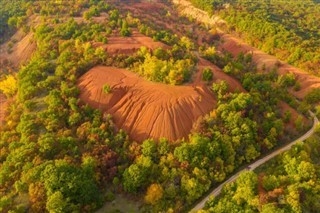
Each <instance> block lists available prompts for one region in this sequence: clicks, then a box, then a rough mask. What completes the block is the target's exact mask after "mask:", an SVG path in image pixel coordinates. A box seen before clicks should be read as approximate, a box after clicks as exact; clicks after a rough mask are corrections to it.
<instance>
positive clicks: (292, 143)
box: [190, 112, 319, 212]
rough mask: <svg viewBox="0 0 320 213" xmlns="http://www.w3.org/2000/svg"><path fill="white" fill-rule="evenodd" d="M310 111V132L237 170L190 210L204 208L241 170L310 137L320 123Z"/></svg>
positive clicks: (245, 169)
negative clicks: (311, 118)
mask: <svg viewBox="0 0 320 213" xmlns="http://www.w3.org/2000/svg"><path fill="white" fill-rule="evenodd" d="M309 113H310V115H311V116H312V117H313V126H312V128H311V129H310V130H309V131H308V132H306V133H305V134H304V135H302V136H301V137H299V138H298V139H296V140H294V141H292V142H290V143H289V144H287V145H286V146H284V147H282V148H280V149H277V150H275V151H274V152H272V153H270V154H269V155H267V156H265V157H264V158H261V159H259V160H257V161H255V162H254V163H252V164H250V165H249V166H247V167H246V168H244V169H242V170H240V171H239V172H237V173H236V174H234V175H232V176H231V177H230V178H229V179H228V180H226V181H225V182H223V183H222V184H220V185H219V186H218V187H217V188H215V189H214V190H213V191H212V192H211V193H210V194H209V195H207V196H206V197H205V198H203V199H202V200H201V201H200V202H199V203H198V204H197V205H196V206H195V207H194V208H193V209H191V211H190V212H197V211H198V210H200V209H203V207H204V204H205V203H206V202H207V201H208V200H209V198H210V197H211V196H214V197H216V196H218V195H219V194H220V192H221V189H222V187H223V186H224V185H225V184H227V183H231V182H233V181H235V180H236V179H237V178H238V177H239V175H240V173H241V172H243V171H248V170H250V171H252V170H254V169H256V168H257V167H258V166H260V165H262V164H264V163H265V162H267V161H269V160H270V159H272V158H274V157H275V156H277V155H279V154H281V153H283V152H285V151H287V150H289V149H290V148H291V147H292V146H293V145H295V144H296V143H298V142H299V141H304V140H306V139H307V138H309V137H310V136H311V135H312V134H313V133H314V130H315V128H316V126H317V124H318V123H319V120H318V118H317V117H316V116H315V115H314V113H312V112H309Z"/></svg>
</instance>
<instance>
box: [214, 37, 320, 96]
mask: <svg viewBox="0 0 320 213" xmlns="http://www.w3.org/2000/svg"><path fill="white" fill-rule="evenodd" d="M221 36H222V39H223V41H224V42H223V43H222V44H220V46H219V50H223V49H224V50H227V51H229V52H231V53H232V54H233V55H234V56H235V55H237V54H239V53H240V52H243V53H252V56H253V57H252V58H253V61H254V62H255V63H256V64H257V66H258V67H259V68H261V67H262V66H264V65H265V67H266V69H267V70H268V69H272V68H273V67H274V66H276V64H277V63H279V60H278V59H277V58H276V57H275V56H272V55H269V54H267V53H264V52H262V51H260V50H258V49H256V48H254V47H251V46H249V45H248V44H246V43H244V42H243V41H242V40H240V39H238V38H235V37H233V36H231V35H229V34H223V33H222V34H221ZM278 72H279V74H281V75H283V74H286V73H293V74H294V75H295V76H296V78H297V81H298V82H299V83H300V85H301V89H300V90H299V91H294V90H291V91H290V92H291V93H292V94H293V95H295V96H296V97H298V98H300V99H303V98H304V96H305V95H306V94H307V93H308V92H309V91H310V90H312V89H313V88H320V78H319V77H315V76H313V75H310V74H308V73H306V72H304V71H302V70H301V69H298V68H296V67H294V66H291V65H289V64H287V63H285V62H281V65H280V67H279V68H278Z"/></svg>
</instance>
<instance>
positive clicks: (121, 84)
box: [78, 66, 216, 141]
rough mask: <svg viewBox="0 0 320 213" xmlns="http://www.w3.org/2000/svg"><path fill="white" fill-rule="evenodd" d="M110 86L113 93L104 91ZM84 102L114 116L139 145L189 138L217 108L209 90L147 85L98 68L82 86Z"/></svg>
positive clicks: (83, 79)
mask: <svg viewBox="0 0 320 213" xmlns="http://www.w3.org/2000/svg"><path fill="white" fill-rule="evenodd" d="M106 83H107V84H109V85H110V87H111V92H110V93H108V94H106V93H104V92H103V90H102V88H103V86H104V85H105V84H106ZM78 86H79V88H80V90H81V95H80V98H81V99H82V100H83V101H84V102H86V103H88V104H89V105H90V106H92V107H94V108H98V109H101V110H103V111H105V112H107V113H110V114H111V115H112V116H113V119H114V122H115V124H116V126H117V127H118V128H121V129H123V130H125V131H126V132H127V133H128V134H129V136H130V137H131V138H132V139H134V140H137V141H143V140H144V139H147V138H150V137H151V138H155V139H159V138H161V137H165V138H168V139H169V140H177V139H181V138H187V137H188V134H189V133H190V130H191V129H192V125H193V123H194V122H195V121H196V120H197V119H199V117H201V116H202V115H205V114H207V113H208V112H210V110H212V109H213V108H214V107H215V105H216V100H215V98H214V96H213V94H212V93H211V92H210V91H209V89H207V87H206V86H205V85H204V84H202V83H199V84H198V85H184V86H171V85H165V84H160V83H154V82H150V81H146V80H144V79H142V78H140V77H139V76H137V75H136V74H134V73H131V72H130V71H127V70H124V69H118V68H113V67H102V66H98V67H95V68H93V69H91V70H90V71H88V72H87V73H86V74H85V75H83V76H82V77H81V78H80V79H79V82H78Z"/></svg>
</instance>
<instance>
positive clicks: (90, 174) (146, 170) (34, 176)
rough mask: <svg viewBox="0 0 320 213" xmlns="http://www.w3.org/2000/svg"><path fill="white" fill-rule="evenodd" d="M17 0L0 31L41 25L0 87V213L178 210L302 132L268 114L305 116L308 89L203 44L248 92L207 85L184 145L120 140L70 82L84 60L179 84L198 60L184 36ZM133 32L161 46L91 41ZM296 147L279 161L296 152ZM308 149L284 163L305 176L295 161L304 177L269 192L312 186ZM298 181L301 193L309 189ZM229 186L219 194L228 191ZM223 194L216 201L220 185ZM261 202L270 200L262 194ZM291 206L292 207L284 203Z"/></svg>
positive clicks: (64, 6) (66, 5)
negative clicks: (127, 201)
mask: <svg viewBox="0 0 320 213" xmlns="http://www.w3.org/2000/svg"><path fill="white" fill-rule="evenodd" d="M17 2H18V1H17ZM1 3H5V1H4V0H1ZM21 5H22V6H19V10H20V9H21V11H22V12H21V15H20V14H19V15H17V14H16V13H13V12H6V13H3V14H7V15H5V16H3V17H2V18H3V20H7V22H8V25H3V26H2V27H3V28H6V29H8V28H9V27H10V26H15V27H16V28H19V26H18V25H17V24H12V23H17V22H16V20H18V19H19V17H21V16H25V15H26V16H27V17H25V18H24V19H25V20H27V19H28V17H30V16H41V17H44V19H43V21H42V22H41V23H40V24H39V26H37V27H33V26H29V27H30V29H29V30H31V31H33V32H34V35H35V36H34V39H35V40H36V43H37V50H36V52H35V54H34V55H33V57H32V58H31V60H30V61H29V62H28V63H27V64H26V65H25V66H22V67H21V68H20V69H19V70H18V73H17V75H8V76H6V77H5V80H4V81H1V83H0V88H2V89H1V90H2V91H3V92H4V93H5V94H6V95H7V96H8V97H14V99H15V101H14V103H13V104H12V106H11V107H10V114H9V116H8V117H7V119H6V121H7V122H6V124H5V126H4V127H3V128H2V129H1V130H0V131H1V136H0V211H3V212H6V211H12V212H24V211H30V212H45V211H48V212H93V211H95V210H97V209H98V208H99V207H101V206H102V205H103V203H104V202H111V201H112V200H113V199H114V195H115V194H119V193H122V194H126V195H129V196H130V195H134V196H138V197H139V198H140V201H141V202H142V203H143V206H142V207H141V211H145V212H159V211H162V210H166V211H169V212H181V211H185V210H187V209H188V208H189V207H190V206H191V205H193V204H194V203H195V201H196V200H198V199H199V198H201V196H203V195H204V194H205V193H206V192H208V190H209V189H210V188H212V187H213V186H215V185H217V184H218V183H220V182H222V181H223V180H225V179H226V177H227V176H228V175H230V174H231V173H233V172H235V171H236V170H237V169H238V168H240V167H241V166H243V165H245V164H246V163H249V162H252V161H253V160H255V159H257V158H258V157H260V156H261V155H262V154H265V153H266V152H268V151H270V150H272V149H274V148H275V147H278V146H279V145H282V144H284V143H285V142H287V141H289V140H291V139H292V138H294V137H296V136H298V135H299V134H301V133H302V132H304V130H305V129H307V128H308V126H304V125H303V122H302V116H301V115H300V116H299V117H298V118H297V119H296V120H295V121H294V127H293V128H291V127H288V125H287V123H288V122H289V121H290V120H291V113H290V112H289V111H286V112H285V113H282V112H281V111H280V110H279V107H278V106H279V102H280V101H285V102H287V103H288V104H290V105H291V106H293V107H294V108H299V111H300V112H301V113H305V114H306V115H307V110H308V109H309V108H310V107H311V106H312V104H315V103H316V102H317V101H316V99H317V97H318V96H319V95H320V94H319V91H318V90H315V91H313V92H312V93H310V94H309V96H308V98H306V99H307V101H306V102H305V103H303V104H301V103H299V102H297V101H296V100H295V99H294V98H293V97H292V96H290V95H289V94H288V92H287V90H286V89H287V88H291V87H295V86H296V85H297V82H296V80H295V77H294V76H290V75H285V76H278V75H277V73H276V69H277V68H276V67H275V68H274V71H273V72H270V73H268V74H263V73H261V72H258V71H257V70H256V66H255V65H254V63H253V62H252V60H251V56H250V55H244V54H239V56H238V57H237V58H235V59H234V58H232V57H231V56H230V54H228V53H217V52H216V51H215V50H214V47H212V46H210V44H209V43H207V44H205V45H204V46H203V47H202V48H200V50H201V51H200V55H201V56H203V57H205V58H207V59H208V60H210V61H212V62H214V63H215V64H217V65H218V66H219V67H221V68H222V69H223V71H224V72H225V73H227V74H229V75H231V76H234V77H235V78H237V79H238V80H239V81H240V82H241V83H242V84H243V87H244V88H245V89H246V90H247V91H248V92H246V93H244V92H243V93H240V92H235V93H230V92H229V90H228V86H229V85H228V84H227V83H226V82H225V81H221V82H220V83H216V84H213V85H209V87H210V88H211V89H212V91H213V93H214V94H215V96H216V97H217V100H218V104H217V107H216V109H214V110H213V111H212V112H211V113H209V114H208V115H206V116H205V117H204V118H203V119H202V120H201V121H199V123H197V125H196V127H195V128H194V130H193V132H192V133H191V134H190V136H189V138H188V139H185V140H179V141H168V140H167V139H165V138H163V139H160V140H159V141H155V140H153V139H148V140H145V141H143V142H140V143H139V142H135V141H131V140H130V138H129V137H128V136H127V135H126V133H125V132H123V131H122V130H120V131H118V132H117V131H115V127H114V124H113V122H112V117H111V116H110V115H108V114H105V113H103V112H101V111H99V110H96V109H92V108H91V107H89V106H88V105H86V104H84V103H82V102H81V101H80V100H79V89H78V88H77V87H76V82H77V79H78V78H79V77H80V76H81V75H82V74H84V73H85V72H86V71H88V70H89V69H90V68H92V67H93V66H95V65H109V66H116V67H125V68H128V69H130V70H132V71H133V72H137V73H138V74H139V75H141V77H144V78H146V79H148V80H151V81H156V82H162V83H167V84H173V85H177V84H182V83H185V82H188V81H191V76H192V74H193V73H194V72H195V71H196V66H197V63H198V59H197V56H196V54H195V53H194V51H195V50H196V49H198V46H197V44H196V43H194V40H193V39H192V38H189V37H188V36H187V35H186V36H181V37H179V36H178V35H176V34H174V33H173V32H172V31H170V30H167V29H163V31H158V30H156V29H153V28H152V26H151V25H149V23H148V22H143V21H142V20H139V19H138V18H135V17H132V15H130V14H126V13H123V12H122V11H121V8H117V5H112V4H107V3H105V2H104V1H99V0H95V1H94V0H90V1H88V0H82V1H60V2H59V1H52V2H51V1H50V2H45V3H44V1H30V2H29V3H28V1H21ZM14 7H16V6H14ZM17 8H18V6H17ZM24 8H28V11H29V12H28V11H24V10H25V9H24ZM71 8H72V9H71ZM2 9H3V8H2ZM4 10H6V11H11V10H12V9H11V8H7V9H4ZM102 12H104V13H107V14H108V18H107V20H106V21H104V22H102V23H96V22H94V21H93V19H92V17H96V16H99V14H100V13H102ZM13 14H15V15H13ZM54 14H56V15H54ZM70 16H75V17H78V18H79V17H82V18H83V22H81V23H78V22H77V21H75V19H73V18H72V17H70ZM10 20H11V21H10ZM12 20H13V21H12ZM9 22H10V23H9ZM133 29H137V30H139V31H140V32H141V33H143V34H146V35H147V36H150V37H152V38H153V39H154V40H155V41H162V42H164V43H166V44H167V45H169V46H170V48H169V49H168V50H163V49H156V50H153V51H150V50H148V49H147V48H144V47H142V48H141V49H140V50H139V51H137V52H136V53H135V54H133V55H132V56H125V55H112V56H111V55H108V54H107V53H106V52H105V50H104V49H103V48H101V47H95V45H93V44H96V43H108V37H110V36H112V35H117V36H118V35H120V36H130V35H131V32H132V30H133ZM13 31H14V29H13ZM164 67H165V68H164ZM204 73H209V72H204ZM212 77H213V76H210V75H209V74H205V75H204V76H203V79H204V80H205V81H207V82H210V80H211V79H212ZM6 85H16V87H8V86H6ZM3 88H6V90H4V89H3ZM8 88H11V89H8ZM107 90H108V89H107V88H106V91H107ZM319 114H320V109H319ZM316 139H317V138H316ZM316 139H314V140H316ZM297 149H298V151H299V150H301V152H302V151H303V150H304V149H306V148H305V147H304V146H302V145H301V146H300V148H299V147H298V148H297ZM315 150H317V149H314V150H313V151H315ZM298 151H297V152H296V153H293V154H292V155H288V156H289V157H288V158H290V159H291V158H294V156H296V155H299V153H300V151H299V152H298ZM313 151H310V152H307V154H310V156H311V157H310V158H307V156H305V157H306V158H303V160H302V159H301V160H299V161H295V162H294V163H296V164H292V167H294V168H296V165H300V164H301V162H302V161H303V162H305V163H303V165H301V166H300V167H301V171H305V170H303V169H305V168H304V165H306V169H307V171H310V178H309V179H308V180H305V179H303V178H302V179H299V177H300V176H297V178H298V179H293V180H292V181H293V182H288V181H286V180H287V179H289V177H288V178H287V179H286V178H283V179H281V178H280V180H279V184H280V185H281V186H282V185H285V186H286V185H288V186H289V185H294V186H292V188H293V189H292V191H293V192H294V193H297V190H299V189H300V185H299V184H298V183H296V182H298V181H300V180H303V181H309V182H310V180H314V179H315V181H318V180H317V179H316V178H317V177H318V176H317V174H316V173H315V172H314V171H313V170H314V169H315V168H316V165H314V163H313V162H315V161H313V154H312V153H313ZM307 154H306V155H307ZM311 154H312V155H311ZM314 154H316V153H314ZM290 165H291V164H290ZM283 166H284V167H286V164H284V165H283ZM312 166H313V167H312ZM300 167H299V168H300ZM276 169H277V170H279V174H277V176H275V177H271V176H270V177H269V176H265V177H267V178H269V179H270V178H271V179H272V178H276V179H278V175H279V176H280V175H282V176H286V175H291V174H292V175H296V173H294V172H301V171H300V170H299V171H296V170H295V171H292V173H290V174H289V173H288V174H286V173H283V174H282V173H281V174H280V171H281V169H280V168H276ZM309 169H310V170H309ZM270 171H271V170H270ZM288 171H289V170H288ZM290 172H291V171H290ZM268 175H269V174H268ZM270 175H271V174H270ZM247 176H250V179H249V180H250V181H252V184H253V185H255V184H257V182H255V181H256V179H257V178H256V176H255V175H254V174H252V173H247V174H244V175H243V177H242V178H240V179H239V184H238V185H241V184H243V182H244V183H245V184H246V183H247V182H246V177H247ZM244 179H245V180H244ZM269 179H266V181H265V182H266V183H265V184H266V186H265V187H267V188H266V190H267V191H271V190H273V189H275V188H278V187H279V186H276V187H273V186H269V185H268V184H270V181H269ZM249 180H248V181H249ZM241 181H242V182H241ZM268 181H269V182H268ZM294 181H296V182H294ZM309 182H308V184H309V185H310V184H311V182H310V183H309ZM250 184H251V182H250ZM295 184H297V185H295ZM308 184H305V185H304V186H303V187H305V188H306V187H309V185H308ZM314 184H316V182H315V183H314ZM238 185H234V186H232V187H231V188H232V189H237V186H238ZM318 185H319V184H318ZM272 187H273V188H272ZM294 187H296V188H294ZM303 189H304V188H303ZM245 190H247V189H245ZM248 190H249V189H248ZM252 190H253V189H252ZM306 190H307V188H306ZM313 190H315V191H310V192H308V193H309V194H307V196H306V197H305V199H306V200H308V201H309V203H310V205H308V206H306V207H305V208H309V209H310V210H311V208H315V207H316V206H312V205H311V204H312V202H313V200H312V199H315V197H314V196H312V195H313V194H314V193H317V191H316V190H318V189H317V188H316V189H313ZM239 191H240V192H238V194H241V195H238V197H239V198H237V200H236V201H235V202H237V201H239V202H240V203H241V204H242V203H243V205H244V206H245V207H246V208H247V207H248V208H252V209H253V210H260V209H259V206H258V204H256V200H254V201H252V202H251V201H249V200H248V199H250V200H251V199H253V198H252V197H248V199H247V198H242V197H241V196H243V195H244V193H242V191H241V190H240V189H239ZM230 193H231V191H230ZM253 193H254V192H253V191H252V196H254V194H253ZM225 194H226V196H228V191H227V190H226V192H225ZM289 194H290V196H291V193H289ZM250 195H251V194H250ZM230 196H231V195H230ZM292 196H294V195H292ZM244 199H247V200H244ZM267 201H268V202H269V201H270V202H271V198H270V200H267ZM219 202H223V201H219V200H213V201H212V202H210V203H209V204H208V207H210V208H218V207H216V206H219V205H223V204H219ZM226 202H227V201H226ZM228 202H230V203H232V202H233V200H228ZM248 202H249V203H250V206H248V205H249V204H247V203H248ZM254 202H255V203H254ZM292 202H296V204H294V205H296V206H297V205H298V204H297V201H296V200H295V201H292ZM251 203H254V204H252V205H251ZM230 205H234V204H230ZM266 205H267V204H266ZM290 205H291V203H288V204H287V206H285V208H289V207H290ZM315 205H318V204H316V203H315ZM269 206H270V205H269ZM288 206H289V207H288ZM264 208H267V207H264ZM269 208H272V207H269ZM295 208H296V207H295ZM297 208H304V207H297ZM218 212H219V211H218Z"/></svg>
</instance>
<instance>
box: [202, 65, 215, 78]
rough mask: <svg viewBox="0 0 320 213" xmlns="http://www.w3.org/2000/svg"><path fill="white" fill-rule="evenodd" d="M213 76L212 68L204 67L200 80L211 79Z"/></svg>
mask: <svg viewBox="0 0 320 213" xmlns="http://www.w3.org/2000/svg"><path fill="white" fill-rule="evenodd" d="M212 78H213V73H212V69H210V68H205V69H204V70H203V72H202V80H203V81H211V80H212Z"/></svg>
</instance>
